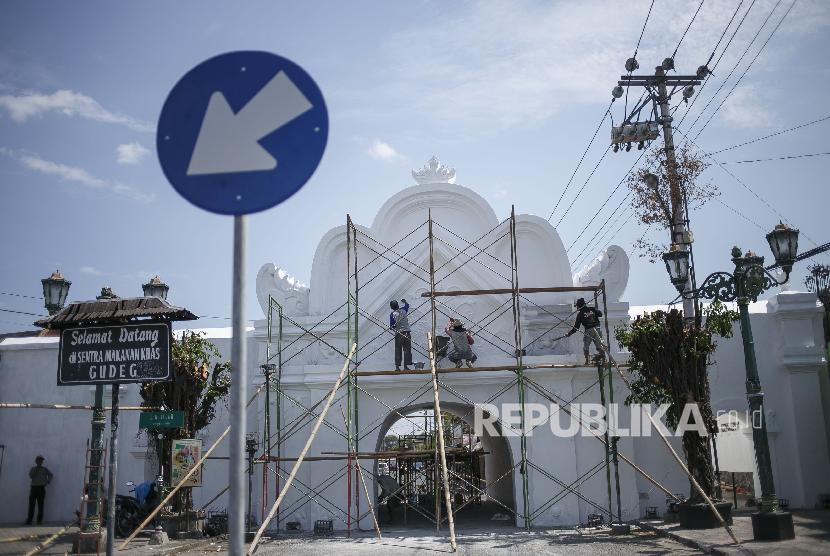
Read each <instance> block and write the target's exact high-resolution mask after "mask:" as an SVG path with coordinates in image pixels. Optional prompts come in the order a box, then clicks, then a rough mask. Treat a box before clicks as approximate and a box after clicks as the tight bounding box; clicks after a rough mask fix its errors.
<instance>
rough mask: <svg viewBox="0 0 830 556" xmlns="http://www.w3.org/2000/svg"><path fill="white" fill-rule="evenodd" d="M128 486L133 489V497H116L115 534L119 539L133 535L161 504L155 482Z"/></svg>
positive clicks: (129, 482) (122, 495)
mask: <svg viewBox="0 0 830 556" xmlns="http://www.w3.org/2000/svg"><path fill="white" fill-rule="evenodd" d="M126 485H127V486H128V487H132V488H131V489H130V492H131V493H133V495H132V496H130V495H125V494H116V495H115V534H116V535H118V536H119V537H126V536H128V535H129V534H130V533H132V532H133V531H134V530H135V528H136V527H138V526H139V525H140V524H141V522H142V521H144V519H145V518H146V517H147V516H148V515H150V512H152V511H153V510H154V509H156V506H158V504H159V502H161V496H160V495H159V492H158V487H157V484H156V482H155V481H144V482H143V483H140V484H138V485H136V484H135V483H134V482H132V481H128V482H127V483H126Z"/></svg>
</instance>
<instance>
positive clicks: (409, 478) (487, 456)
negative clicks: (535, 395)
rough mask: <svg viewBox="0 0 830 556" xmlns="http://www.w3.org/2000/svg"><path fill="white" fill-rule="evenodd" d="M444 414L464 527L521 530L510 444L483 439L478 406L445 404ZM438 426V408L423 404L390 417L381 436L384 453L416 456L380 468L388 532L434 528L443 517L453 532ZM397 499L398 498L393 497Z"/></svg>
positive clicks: (456, 508) (381, 511)
mask: <svg viewBox="0 0 830 556" xmlns="http://www.w3.org/2000/svg"><path fill="white" fill-rule="evenodd" d="M441 411H442V414H443V424H444V440H445V445H446V447H447V467H448V469H449V471H450V477H449V479H450V491H451V494H452V504H453V515H454V517H455V523H456V527H459V526H464V525H471V524H476V525H483V524H487V526H488V527H491V526H495V527H498V526H511V527H512V526H515V525H516V496H515V489H514V477H513V473H514V465H513V456H512V454H511V451H510V445H509V443H508V441H507V439H506V438H505V437H504V436H492V435H490V434H487V433H486V431H485V434H484V436H482V437H476V436H475V435H474V434H473V416H474V409H473V406H472V405H468V404H462V403H456V402H442V403H441ZM402 415H403V416H405V417H401V416H402ZM434 422H435V417H434V412H433V404H431V403H421V404H413V405H410V406H407V407H403V408H400V409H398V410H397V411H396V412H393V413H390V414H388V415H387V416H386V419H385V420H384V422H383V425H382V426H381V427H380V428H379V429H378V437H377V443H376V446H375V449H376V451H377V452H387V451H388V452H404V453H407V454H411V455H406V456H403V455H398V456H397V457H389V458H381V459H378V460H376V461H375V468H374V473H375V477H376V478H377V480H376V481H375V483H374V499H375V500H380V501H381V503H380V504H379V505H378V506H377V507H376V509H375V511H376V513H377V515H378V520H379V522H380V523H381V525H384V526H389V525H392V526H395V527H428V526H434V525H435V518H436V515H437V514H440V518H441V521H442V526H445V524H446V508H445V505H444V502H443V501H444V494H443V490H442V486H441V485H442V482H441V475H440V473H439V472H438V470H439V469H438V467H437V466H436V464H435V455H434V454H435V426H434ZM384 477H385V478H384ZM390 477H391V479H392V480H391V481H390V479H389V478H390ZM379 484H381V485H383V486H382V487H379ZM390 491H395V492H394V494H392V495H391V496H389V492H390ZM381 494H384V495H385V496H383V497H381ZM436 496H437V500H438V503H436Z"/></svg>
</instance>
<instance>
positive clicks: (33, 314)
mask: <svg viewBox="0 0 830 556" xmlns="http://www.w3.org/2000/svg"><path fill="white" fill-rule="evenodd" d="M0 311H3V312H4V313H15V314H17V315H28V316H30V317H46V316H48V315H41V314H38V313H27V312H26V311H15V310H13V309H0Z"/></svg>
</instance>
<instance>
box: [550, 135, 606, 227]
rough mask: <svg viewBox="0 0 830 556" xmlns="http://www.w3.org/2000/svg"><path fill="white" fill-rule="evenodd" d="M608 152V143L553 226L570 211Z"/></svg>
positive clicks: (560, 221)
mask: <svg viewBox="0 0 830 556" xmlns="http://www.w3.org/2000/svg"><path fill="white" fill-rule="evenodd" d="M609 152H611V146H610V145H609V146H608V147H607V148H606V149H605V152H604V153H602V157H601V158H600V159H599V160H598V161H597V163H596V164H595V165H594V168H593V170H591V173H590V174H588V177H587V178H586V179H585V182H584V183H583V184H582V187H580V188H579V191H577V192H576V196H574V198H573V199H571V204H569V205H568V208H566V209H565V212H563V213H562V216H560V217H559V220H558V221H557V222H556V226H554V227H555V228H558V227H559V225H560V224H561V223H562V221H563V220H564V219H565V217H566V216H568V213H569V212H570V211H571V208H572V207H573V206H574V203H575V202H576V200H577V199H579V196H580V195H581V194H582V191H583V190H584V189H585V186H587V185H588V182H589V181H591V178H592V177H594V173H595V172H596V171H597V168H599V165H600V164H602V161H603V160H605V157H606V156H608V153H609Z"/></svg>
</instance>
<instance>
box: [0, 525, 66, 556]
mask: <svg viewBox="0 0 830 556" xmlns="http://www.w3.org/2000/svg"><path fill="white" fill-rule="evenodd" d="M76 523H77V521H70V522H69V523H67V524H66V525H64V526H63V527H61V528H60V529H58V531H57V532H55V533H53V534H52V535H50V536H49V537H48V538H46V539H44V540H43V542H41V543H39V544H38V545H37V546H35V547H34V548H33V549H31V550H30V551H29V552H27V553H26V556H34V555H35V554H40V553H41V552H43V551H44V550H46V548H47V547H49V545H51V544H52V543H53V542H55V541H56V540H58V537H60V536H61V535H63V534H64V533H66V532H67V531H69V529H71V528H72V527H73V526H74V525H75V524H76ZM27 538H28V537H20V538H19V539H17V540H26V539H27ZM4 540H5V539H4ZM6 542H9V541H6Z"/></svg>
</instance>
